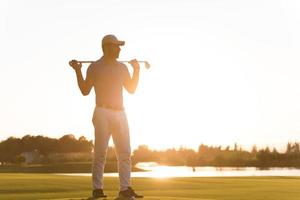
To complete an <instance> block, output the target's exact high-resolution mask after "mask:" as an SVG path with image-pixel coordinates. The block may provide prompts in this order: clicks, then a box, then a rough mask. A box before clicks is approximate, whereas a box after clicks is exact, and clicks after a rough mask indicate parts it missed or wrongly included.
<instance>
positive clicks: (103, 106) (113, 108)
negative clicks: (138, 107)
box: [96, 104, 124, 111]
mask: <svg viewBox="0 0 300 200" xmlns="http://www.w3.org/2000/svg"><path fill="white" fill-rule="evenodd" d="M96 107H97V108H105V109H109V110H114V111H123V110H124V107H123V106H111V105H106V104H100V105H96Z"/></svg>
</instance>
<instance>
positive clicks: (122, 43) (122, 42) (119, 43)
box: [117, 40, 125, 46]
mask: <svg viewBox="0 0 300 200" xmlns="http://www.w3.org/2000/svg"><path fill="white" fill-rule="evenodd" d="M117 44H118V45H120V46H123V45H125V41H120V40H119V41H118V42H117Z"/></svg>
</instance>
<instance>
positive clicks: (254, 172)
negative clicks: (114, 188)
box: [64, 162, 300, 178]
mask: <svg viewBox="0 0 300 200" xmlns="http://www.w3.org/2000/svg"><path fill="white" fill-rule="evenodd" d="M136 167H137V168H139V169H142V170H146V171H143V172H132V173H131V176H132V177H151V178H169V177H226V176H300V169H297V168H287V167H285V168H279V167H273V168H263V169H260V168H256V167H187V166H165V165H159V164H157V163H155V162H141V163H138V164H137V165H136ZM64 175H66V174H64ZM67 175H80V176H91V174H90V173H83V174H67ZM104 176H108V177H118V173H105V174H104Z"/></svg>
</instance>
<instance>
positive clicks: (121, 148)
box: [70, 35, 143, 200]
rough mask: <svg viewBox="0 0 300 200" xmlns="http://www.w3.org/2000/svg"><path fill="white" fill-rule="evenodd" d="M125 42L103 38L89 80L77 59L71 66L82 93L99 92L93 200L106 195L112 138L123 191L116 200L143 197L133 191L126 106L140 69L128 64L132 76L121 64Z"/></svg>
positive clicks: (113, 37) (97, 99) (94, 118)
mask: <svg viewBox="0 0 300 200" xmlns="http://www.w3.org/2000/svg"><path fill="white" fill-rule="evenodd" d="M124 44H125V42H124V41H120V40H118V39H117V38H116V37H115V36H114V35H106V36H105V37H104V38H103V39H102V50H103V56H102V57H101V58H100V59H99V60H97V61H95V62H93V63H92V64H91V65H90V66H89V67H88V69H87V73H86V79H85V80H84V79H83V76H82V73H81V67H82V64H81V63H79V62H78V61H76V60H72V61H70V65H71V66H72V67H73V69H74V70H75V72H76V77H77V83H78V86H79V88H80V91H81V93H82V94H83V95H84V96H86V95H88V94H89V93H90V91H91V89H92V87H94V90H95V93H96V107H95V110H94V114H93V120H92V121H93V125H94V128H95V145H94V158H93V166H92V181H93V193H92V195H93V197H94V198H101V197H103V198H105V197H106V195H105V194H104V192H103V173H104V166H105V159H106V152H107V148H108V141H109V138H110V136H111V135H112V138H113V142H114V145H115V149H116V155H117V159H118V172H119V179H120V192H119V196H118V198H117V199H119V200H122V199H124V200H134V199H135V198H142V197H143V196H141V195H137V194H136V193H135V192H134V190H133V189H132V188H131V184H130V173H131V157H130V156H131V148H130V137H129V128H128V123H127V117H126V113H125V111H124V107H123V94H122V89H123V87H124V88H125V89H126V90H127V91H128V92H129V93H131V94H133V93H134V92H135V90H136V87H137V84H138V81H139V70H140V66H139V64H138V62H137V60H135V59H134V60H131V61H130V62H129V63H130V64H131V65H132V67H133V75H132V77H130V74H129V72H128V69H127V67H126V65H125V64H123V63H121V62H118V61H117V58H118V57H119V54H120V51H121V49H120V46H123V45H124Z"/></svg>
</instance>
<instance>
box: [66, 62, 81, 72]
mask: <svg viewBox="0 0 300 200" xmlns="http://www.w3.org/2000/svg"><path fill="white" fill-rule="evenodd" d="M69 65H70V66H71V67H72V68H73V69H74V70H75V71H77V70H80V69H81V67H82V64H81V63H79V62H78V61H77V60H71V61H70V62H69Z"/></svg>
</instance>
